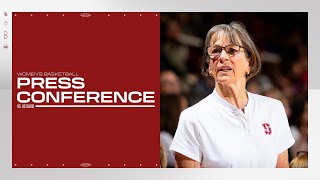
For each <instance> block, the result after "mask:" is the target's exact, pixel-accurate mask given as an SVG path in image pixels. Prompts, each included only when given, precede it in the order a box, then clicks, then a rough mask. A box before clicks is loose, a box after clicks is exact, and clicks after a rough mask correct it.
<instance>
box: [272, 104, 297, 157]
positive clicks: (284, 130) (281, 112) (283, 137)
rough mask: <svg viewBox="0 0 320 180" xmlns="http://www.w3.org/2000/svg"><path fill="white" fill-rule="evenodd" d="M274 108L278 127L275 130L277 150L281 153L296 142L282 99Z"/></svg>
mask: <svg viewBox="0 0 320 180" xmlns="http://www.w3.org/2000/svg"><path fill="white" fill-rule="evenodd" d="M273 108H274V118H275V119H274V121H275V122H276V129H277V131H276V132H275V135H276V137H275V145H276V152H277V153H278V154H281V153H282V152H283V151H285V150H287V149H289V148H290V147H291V146H292V145H293V144H294V143H295V140H294V138H293V136H292V133H291V130H290V127H289V123H288V118H287V115H286V111H285V109H284V107H283V104H282V103H281V101H277V102H276V105H275V106H274V107H273Z"/></svg>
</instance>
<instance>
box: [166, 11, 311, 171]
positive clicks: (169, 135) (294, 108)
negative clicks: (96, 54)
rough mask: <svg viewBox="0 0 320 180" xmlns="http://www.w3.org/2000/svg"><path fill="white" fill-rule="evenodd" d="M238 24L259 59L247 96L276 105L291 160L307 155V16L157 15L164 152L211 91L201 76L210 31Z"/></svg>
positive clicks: (211, 82)
mask: <svg viewBox="0 0 320 180" xmlns="http://www.w3.org/2000/svg"><path fill="white" fill-rule="evenodd" d="M231 21H239V22H241V23H243V24H244V25H245V26H246V29H247V31H248V32H249V34H250V35H251V36H252V38H253V40H254V42H255V44H256V46H257V47H258V50H259V53H260V55H261V58H262V62H263V65H262V71H261V73H260V74H258V76H256V77H254V78H253V79H250V80H249V81H248V83H247V90H248V91H249V92H252V93H256V94H261V95H265V96H269V97H272V98H275V99H278V100H280V101H281V102H282V103H283V105H284V107H285V110H286V113H287V117H288V120H289V124H290V128H291V131H292V134H293V136H294V138H295V140H296V143H295V144H294V146H293V147H291V148H290V149H289V160H291V159H292V158H294V157H295V156H296V155H297V152H299V151H308V13H303V12H302V13H301V12H299V13H291V12H285V13H274V12H270V13H269V12H268V13H253V12H250V13H239V12H238V13H161V61H160V66H161V69H160V70H161V75H160V89H161V97H160V104H161V108H160V112H161V113H160V116H161V123H160V125H161V127H160V128H161V132H160V141H161V143H162V144H164V146H165V147H166V148H167V153H168V158H167V159H168V167H174V162H175V161H174V156H173V153H172V152H171V151H170V150H168V148H169V146H170V144H171V141H172V139H173V136H174V134H175V131H176V128H177V125H178V121H179V115H180V113H181V111H182V110H184V109H185V108H187V107H189V106H192V105H194V104H195V103H197V102H198V101H200V100H201V99H203V98H204V97H206V96H207V95H209V94H210V93H212V91H213V89H214V80H213V79H212V78H204V77H202V76H201V70H200V68H201V60H202V56H203V48H204V40H205V37H206V34H207V32H208V31H209V29H210V28H211V27H213V26H214V25H217V24H229V23H230V22H231Z"/></svg>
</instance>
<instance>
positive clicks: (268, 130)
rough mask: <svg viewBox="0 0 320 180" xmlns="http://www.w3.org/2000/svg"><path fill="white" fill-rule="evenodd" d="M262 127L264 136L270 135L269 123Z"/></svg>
mask: <svg viewBox="0 0 320 180" xmlns="http://www.w3.org/2000/svg"><path fill="white" fill-rule="evenodd" d="M262 126H263V128H264V132H265V133H266V135H271V133H272V130H271V127H270V124H269V123H263V124H262Z"/></svg>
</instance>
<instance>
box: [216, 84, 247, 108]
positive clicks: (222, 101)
mask: <svg viewBox="0 0 320 180" xmlns="http://www.w3.org/2000/svg"><path fill="white" fill-rule="evenodd" d="M246 93H247V95H248V104H247V105H246V106H245V107H244V109H245V112H247V111H248V108H249V107H250V105H251V101H252V97H251V94H250V93H249V92H248V91H247V90H246ZM211 96H212V98H211V99H212V100H213V101H214V102H216V103H217V104H218V105H219V106H221V107H222V108H224V109H226V110H229V111H233V112H235V111H241V110H240V109H238V108H237V107H236V106H235V105H233V104H231V103H229V102H228V101H226V100H225V99H223V98H222V97H220V96H219V94H218V92H217V90H216V88H215V89H214V90H213V92H212V93H211ZM241 112H242V111H241Z"/></svg>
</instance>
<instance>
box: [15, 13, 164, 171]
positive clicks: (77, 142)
mask: <svg viewBox="0 0 320 180" xmlns="http://www.w3.org/2000/svg"><path fill="white" fill-rule="evenodd" d="M12 16H13V28H12V29H13V33H12V38H13V43H12V46H13V47H12V48H13V49H12V51H13V55H12V56H13V60H12V67H13V70H12V90H13V92H12V102H13V103H12V121H13V122H12V133H13V134H12V138H13V139H12V146H13V147H12V163H13V165H12V166H13V167H15V168H26V167H31V168H39V167H40V168H41V167H49V168H52V167H54V168H63V167H68V168H76V167H98V168H120V167H121V168H126V167H142V168H146V167H148V168H151V167H155V168H156V167H159V143H160V142H159V121H160V113H159V93H160V92H159V84H160V83H159V73H160V72H159V71H160V67H159V66H160V14H159V13H151V12H150V13H13V14H12Z"/></svg>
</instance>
